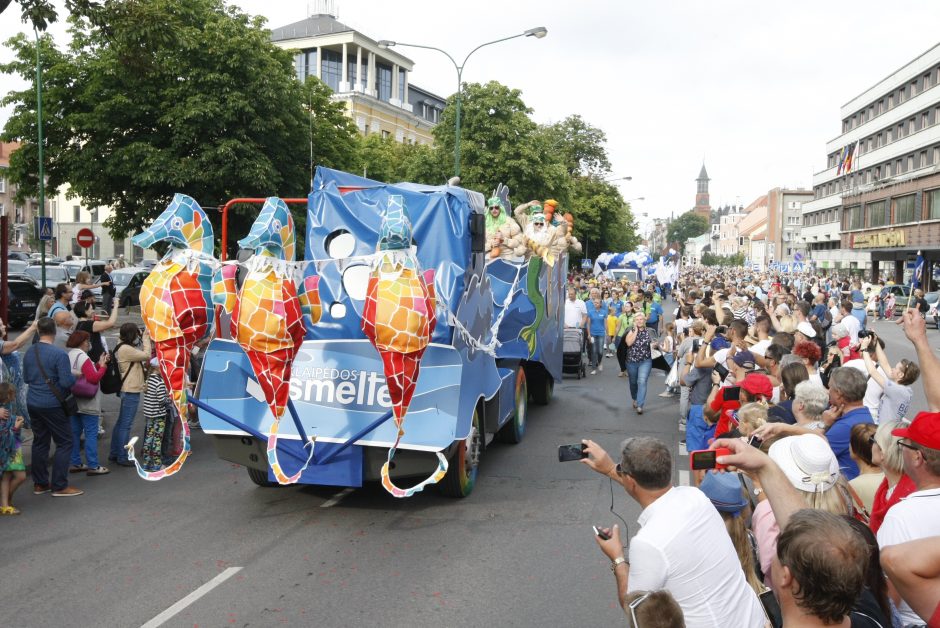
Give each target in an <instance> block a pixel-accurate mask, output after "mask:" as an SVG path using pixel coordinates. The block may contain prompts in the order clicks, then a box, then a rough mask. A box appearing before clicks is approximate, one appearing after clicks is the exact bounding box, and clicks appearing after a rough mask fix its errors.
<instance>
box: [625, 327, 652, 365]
mask: <svg viewBox="0 0 940 628" xmlns="http://www.w3.org/2000/svg"><path fill="white" fill-rule="evenodd" d="M651 342H652V336H651V335H650V330H649V328H648V327H644V328H643V329H640V330H638V331H637V332H636V339H635V340H634V341H633V344H632V345H630V347H629V348H628V349H627V362H645V361H646V360H652V359H653V350H652V348H651V346H650V343H651Z"/></svg>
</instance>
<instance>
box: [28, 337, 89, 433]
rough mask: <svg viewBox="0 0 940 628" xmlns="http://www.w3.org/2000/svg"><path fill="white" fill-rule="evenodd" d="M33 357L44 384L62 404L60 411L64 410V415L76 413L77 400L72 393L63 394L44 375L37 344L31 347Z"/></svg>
mask: <svg viewBox="0 0 940 628" xmlns="http://www.w3.org/2000/svg"><path fill="white" fill-rule="evenodd" d="M33 358H34V359H35V360H36V366H38V367H39V372H40V374H42V378H43V379H44V380H46V386H48V387H49V390H51V391H52V394H53V395H55V398H56V399H58V400H59V405H60V406H62V411H63V412H65V415H66V416H75V415H76V414H78V401H77V400H76V399H75V397H74V396H73V395H72V393H68V394H67V395H63V394H62V391H61V390H59V387H58V386H56V385H55V384H53V383H52V380H51V379H49V376H48V375H46V369H44V368H43V366H42V361H41V360H40V359H39V345H36V346H34V347H33Z"/></svg>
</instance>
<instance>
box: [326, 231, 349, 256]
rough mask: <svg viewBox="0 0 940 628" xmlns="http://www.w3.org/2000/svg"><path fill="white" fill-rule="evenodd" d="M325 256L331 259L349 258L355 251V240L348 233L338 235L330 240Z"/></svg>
mask: <svg viewBox="0 0 940 628" xmlns="http://www.w3.org/2000/svg"><path fill="white" fill-rule="evenodd" d="M327 247H328V248H327V251H326V252H327V254H328V255H329V256H330V257H332V258H333V259H343V258H346V257H350V256H351V255H352V254H353V251H355V250H356V238H355V237H354V236H353V234H351V233H349V232H348V231H346V232H343V233H339V234H337V235H336V236H334V237H332V238H331V239H330V242H329V244H328V245H327Z"/></svg>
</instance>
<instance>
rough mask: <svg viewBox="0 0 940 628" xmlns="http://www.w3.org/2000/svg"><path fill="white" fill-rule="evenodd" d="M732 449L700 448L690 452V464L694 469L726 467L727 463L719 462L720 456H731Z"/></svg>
mask: <svg viewBox="0 0 940 628" xmlns="http://www.w3.org/2000/svg"><path fill="white" fill-rule="evenodd" d="M730 455H731V450H730V449H725V448H723V447H719V448H718V449H699V450H697V451H690V452H689V466H690V467H691V468H692V470H693V471H701V470H704V469H724V468H725V465H723V464H719V463H718V456H730Z"/></svg>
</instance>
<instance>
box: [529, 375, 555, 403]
mask: <svg viewBox="0 0 940 628" xmlns="http://www.w3.org/2000/svg"><path fill="white" fill-rule="evenodd" d="M536 368H538V372H537V373H536V372H530V373H529V376H530V377H529V381H530V382H531V385H530V386H529V393H530V394H531V395H532V401H533V402H534V403H535V404H536V405H539V406H547V405H548V404H549V403H551V401H552V394H553V393H554V391H555V379H554V378H553V377H552V376H551V375H549V373H548V371H546V370H545V369H544V368H543V367H541V366H538V367H536Z"/></svg>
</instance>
